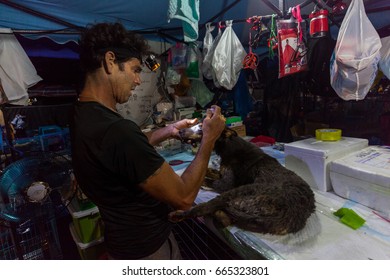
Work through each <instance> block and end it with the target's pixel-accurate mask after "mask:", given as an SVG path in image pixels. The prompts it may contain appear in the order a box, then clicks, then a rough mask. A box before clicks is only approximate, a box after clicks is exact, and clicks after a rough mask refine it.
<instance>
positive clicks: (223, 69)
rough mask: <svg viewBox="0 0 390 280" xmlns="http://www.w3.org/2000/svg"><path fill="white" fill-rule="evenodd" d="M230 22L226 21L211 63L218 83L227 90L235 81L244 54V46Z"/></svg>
mask: <svg viewBox="0 0 390 280" xmlns="http://www.w3.org/2000/svg"><path fill="white" fill-rule="evenodd" d="M232 23H233V21H232V20H228V21H226V29H225V31H224V32H223V34H222V36H221V39H220V40H219V42H218V45H217V46H216V48H215V51H214V56H213V60H212V64H211V65H212V67H213V70H214V72H215V75H216V78H217V80H218V83H219V84H220V85H221V86H223V87H224V88H226V89H228V90H231V89H232V88H233V87H234V85H235V84H236V83H237V80H238V77H239V74H240V70H241V69H242V61H243V60H244V58H245V56H246V51H245V49H244V47H243V46H242V44H241V42H240V40H239V39H238V38H237V35H236V34H235V33H234V31H233V28H232Z"/></svg>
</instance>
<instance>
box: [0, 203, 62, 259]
mask: <svg viewBox="0 0 390 280" xmlns="http://www.w3.org/2000/svg"><path fill="white" fill-rule="evenodd" d="M23 208H24V209H22V210H18V212H19V211H22V213H24V214H23V215H20V217H18V219H12V217H10V216H9V217H4V216H0V260H1V259H3V260H50V259H62V252H61V245H60V241H59V236H58V231H57V224H56V218H55V212H54V208H53V206H52V203H51V202H50V201H49V202H46V203H45V204H42V205H36V204H26V205H23ZM25 213H28V214H27V215H26V214H25Z"/></svg>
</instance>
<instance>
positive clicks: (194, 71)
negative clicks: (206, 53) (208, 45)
mask: <svg viewBox="0 0 390 280" xmlns="http://www.w3.org/2000/svg"><path fill="white" fill-rule="evenodd" d="M201 63H202V54H201V52H200V50H199V47H198V44H197V42H193V43H190V44H189V46H188V47H187V69H186V74H187V76H188V78H190V79H200V80H203V78H202V75H201V65H200V64H201Z"/></svg>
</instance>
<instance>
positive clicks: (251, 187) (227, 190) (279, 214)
mask: <svg viewBox="0 0 390 280" xmlns="http://www.w3.org/2000/svg"><path fill="white" fill-rule="evenodd" d="M215 152H216V154H217V155H219V156H220V157H221V167H220V170H219V174H218V175H217V176H216V177H219V178H217V179H216V180H215V181H213V182H212V185H211V187H212V188H213V189H214V190H215V191H216V192H218V193H220V195H219V196H217V197H215V198H214V199H212V200H210V201H208V202H206V203H201V204H198V205H196V206H194V207H193V208H191V209H190V210H188V211H181V210H177V211H174V212H172V213H170V215H169V219H170V220H171V221H173V222H178V221H181V220H183V219H186V218H194V217H198V216H213V217H215V218H216V221H217V222H219V223H220V224H221V225H222V226H223V227H226V226H228V225H235V226H237V227H240V228H242V229H245V230H249V231H253V232H259V233H270V234H278V235H283V234H288V233H295V232H297V231H299V230H301V229H302V228H303V227H304V226H305V224H306V221H307V219H308V218H309V217H310V215H311V214H312V213H313V212H314V210H315V200H314V193H313V191H312V190H311V189H310V187H309V185H308V184H307V183H306V182H305V181H304V180H303V179H302V178H301V177H299V176H298V175H297V174H295V173H294V172H293V171H290V170H288V169H286V168H285V167H283V166H282V165H281V164H280V163H279V162H278V161H277V160H276V159H274V158H273V157H271V156H269V155H267V154H266V153H264V152H263V151H262V150H261V149H260V148H258V147H257V146H255V145H254V144H252V143H250V142H247V141H245V140H244V139H242V138H241V137H238V136H237V134H236V132H235V131H233V130H231V129H225V131H224V132H223V133H222V135H221V137H220V138H219V139H218V140H217V142H216V144H215ZM211 173H214V174H215V172H211Z"/></svg>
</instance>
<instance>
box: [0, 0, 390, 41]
mask: <svg viewBox="0 0 390 280" xmlns="http://www.w3.org/2000/svg"><path fill="white" fill-rule="evenodd" d="M343 1H344V2H345V3H347V4H348V3H349V2H350V0H343ZM179 2H180V1H179ZM199 2H200V4H199V10H200V12H199V14H200V20H199V24H200V25H201V26H202V25H204V24H205V23H207V22H208V21H210V20H211V19H212V21H213V22H219V21H225V20H237V22H239V21H241V23H237V24H233V29H234V30H235V32H236V34H237V36H238V38H239V39H240V40H241V41H242V43H243V44H244V45H245V44H247V42H248V30H249V28H250V26H249V25H248V24H245V23H244V22H245V21H244V20H245V19H246V18H249V17H252V16H258V15H260V16H265V15H271V14H275V13H276V12H275V10H273V9H271V8H270V7H269V5H267V4H266V3H267V2H268V3H272V4H273V5H274V6H275V7H276V8H278V7H279V2H282V1H279V0H213V1H211V0H199ZM283 2H284V3H285V7H284V8H285V9H284V10H285V12H287V11H288V9H289V7H294V6H296V5H298V4H302V3H306V2H308V1H305V0H285V1H283ZM321 2H322V3H324V2H332V1H321ZM364 3H365V6H366V10H370V9H374V12H373V13H369V14H368V16H369V18H370V20H371V21H372V22H373V24H374V26H375V27H376V28H377V29H380V28H383V27H384V26H389V25H390V10H389V7H390V1H388V0H364ZM168 7H169V0H131V1H129V0H110V1H106V0H83V1H80V0H66V1H64V0H13V1H5V0H0V28H11V29H12V30H15V32H16V31H17V32H20V34H23V36H25V37H29V38H32V37H33V38H37V37H42V36H46V37H49V38H51V39H52V40H54V41H55V42H57V43H61V44H63V43H66V42H69V41H74V42H77V40H78V32H79V28H84V27H85V26H86V25H87V24H89V23H95V22H116V21H120V22H122V23H123V24H124V25H125V26H126V28H128V29H129V30H136V31H139V32H146V33H147V34H145V36H146V37H147V38H148V39H152V40H156V41H164V40H168V41H171V42H172V39H173V38H177V39H179V40H181V39H182V38H183V31H182V29H181V26H182V22H181V21H180V20H177V19H173V20H171V21H170V22H168V17H167V14H168ZM313 9H314V4H313V3H310V4H308V5H305V6H304V7H303V8H302V14H303V15H306V16H307V15H308V14H309V13H310V12H311V11H312V10H313ZM225 10H226V11H225ZM224 11H225V12H224ZM221 13H222V14H221ZM216 15H219V16H217V17H215V16H216ZM54 19H55V20H54ZM336 19H337V18H336ZM341 19H342V18H341ZM339 20H340V18H339ZM58 30H61V31H62V33H57V34H54V33H47V32H44V33H39V34H36V33H34V34H31V33H32V32H37V31H48V32H54V31H58ZM204 31H205V30H204V28H202V27H201V28H200V30H199V40H201V41H202V40H203V36H204ZM337 31H338V28H337V26H333V27H332V34H333V37H334V36H337ZM0 32H1V29H0ZM69 32H70V34H69ZM163 34H168V37H165V36H163ZM171 36H173V38H171Z"/></svg>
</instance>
